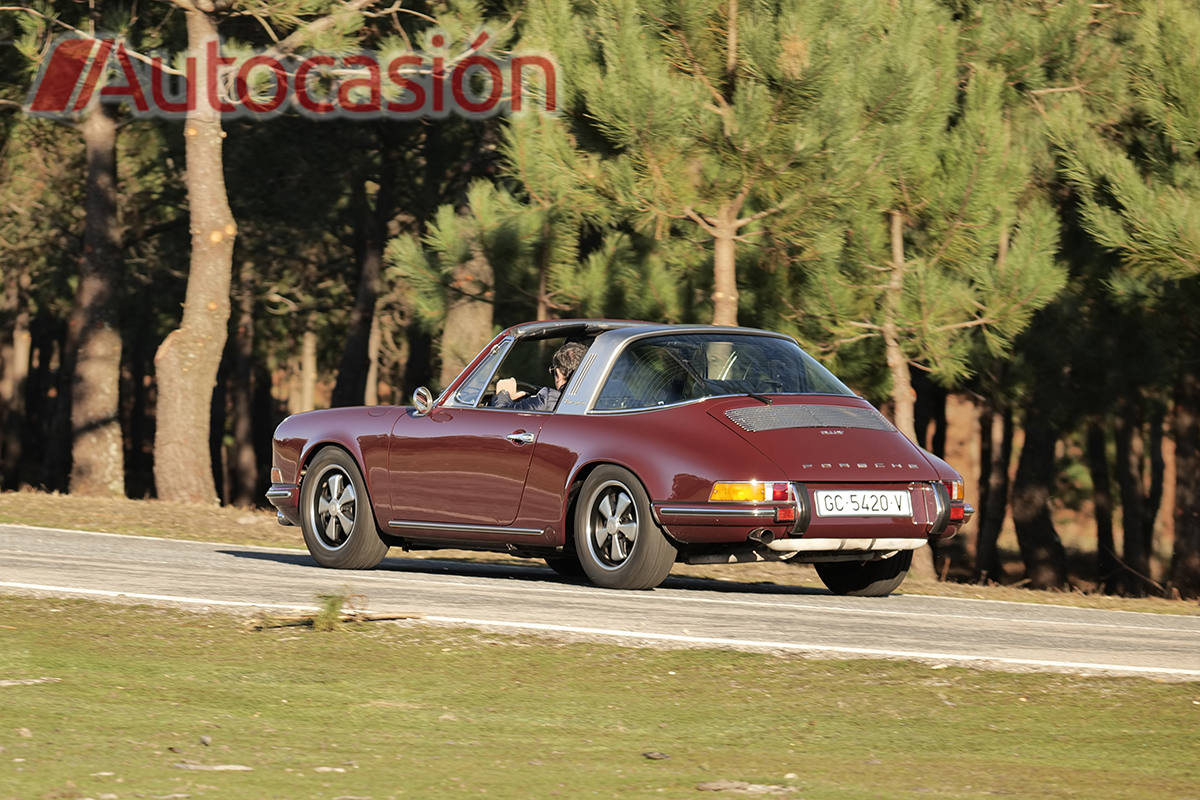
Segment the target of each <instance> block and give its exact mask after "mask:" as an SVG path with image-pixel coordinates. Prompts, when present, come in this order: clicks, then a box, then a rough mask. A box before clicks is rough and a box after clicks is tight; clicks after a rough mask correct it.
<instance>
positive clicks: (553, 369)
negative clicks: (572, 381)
mask: <svg viewBox="0 0 1200 800" xmlns="http://www.w3.org/2000/svg"><path fill="white" fill-rule="evenodd" d="M548 372H549V373H550V377H551V378H553V377H554V373H556V372H558V367H555V366H553V365H552V366H551V367H550V369H549V370H548Z"/></svg>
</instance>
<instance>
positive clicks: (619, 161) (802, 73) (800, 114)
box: [518, 0, 856, 325]
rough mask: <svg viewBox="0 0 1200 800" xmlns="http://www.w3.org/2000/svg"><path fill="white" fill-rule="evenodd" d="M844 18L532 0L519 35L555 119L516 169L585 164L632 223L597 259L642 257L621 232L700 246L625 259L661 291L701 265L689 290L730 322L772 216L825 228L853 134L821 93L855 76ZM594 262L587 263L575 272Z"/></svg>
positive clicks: (813, 236) (810, 11)
mask: <svg viewBox="0 0 1200 800" xmlns="http://www.w3.org/2000/svg"><path fill="white" fill-rule="evenodd" d="M855 14H856V11H855V10H852V9H843V8H842V7H841V6H840V5H839V4H837V3H832V2H819V3H812V2H799V1H798V0H792V1H791V2H784V3H782V4H780V5H777V6H770V5H764V4H755V3H739V2H738V0H665V1H662V0H645V1H644V2H642V1H641V0H593V2H589V3H586V4H582V5H580V4H570V3H567V2H565V1H564V0H537V2H535V3H533V4H532V6H531V9H530V17H531V19H532V22H531V23H530V25H529V26H528V27H527V29H526V30H525V31H524V33H523V39H522V41H523V42H531V43H533V44H534V45H535V46H536V45H539V44H541V43H547V46H552V47H553V49H554V52H555V54H556V56H557V57H558V60H559V64H560V70H559V75H560V82H559V98H560V101H561V104H562V107H563V109H564V112H565V114H564V116H565V117H566V120H565V122H564V127H563V129H562V130H561V131H556V132H555V134H554V135H547V136H542V137H540V138H537V137H530V138H528V139H527V140H524V141H522V144H523V145H524V146H525V147H527V148H529V150H530V151H531V152H532V153H534V155H532V156H528V157H527V158H526V159H525V161H526V162H528V161H532V160H534V159H537V160H540V161H545V162H548V163H549V165H550V166H548V167H546V169H548V170H557V171H558V172H560V173H562V172H569V171H571V170H572V169H575V168H576V167H582V170H581V171H582V172H583V174H585V175H587V176H588V177H587V180H588V181H590V182H591V183H592V184H593V186H594V187H595V188H596V189H597V190H598V191H600V192H601V194H602V195H603V196H604V197H607V198H608V199H609V202H610V203H611V204H612V206H613V209H614V210H616V211H619V213H620V216H623V217H625V218H626V219H628V220H629V222H628V223H627V224H628V226H629V228H627V229H626V230H625V231H624V234H623V235H617V234H615V233H614V234H613V235H612V236H610V237H609V238H608V239H607V241H606V244H605V245H604V247H603V248H602V250H603V251H605V252H608V253H614V254H615V253H618V252H620V251H621V250H622V249H623V248H624V247H626V246H631V247H633V248H634V250H635V251H637V250H640V249H641V248H640V243H639V242H637V241H636V239H635V238H633V237H630V236H629V234H630V233H633V234H636V235H638V236H647V237H653V238H654V239H657V240H659V241H664V242H667V241H669V240H674V241H675V242H681V241H683V240H688V239H691V240H693V241H694V242H695V243H696V244H699V245H700V247H695V246H694V245H693V246H692V247H690V248H688V250H689V252H686V253H685V252H684V251H683V249H682V248H675V247H672V246H670V245H668V246H667V248H666V250H665V251H664V252H661V253H658V254H656V255H655V256H653V257H649V258H646V259H641V258H635V259H633V261H632V262H625V263H626V264H627V267H632V268H633V269H634V271H635V272H641V273H642V274H644V275H647V276H650V277H652V278H653V279H654V280H656V281H657V282H658V283H659V284H660V285H661V284H662V283H664V280H663V279H665V278H670V277H671V276H676V277H674V282H675V283H676V284H679V283H680V281H679V279H678V277H677V276H678V275H679V273H680V271H692V272H695V271H697V270H699V269H700V268H701V267H704V266H707V267H708V269H709V275H710V276H711V278H709V279H704V278H701V279H700V280H698V281H697V283H698V284H699V285H707V286H708V287H709V289H708V291H709V300H710V301H711V312H709V314H710V316H711V319H712V321H713V322H715V323H718V324H728V325H736V324H737V323H738V314H739V296H740V289H739V276H738V264H739V258H740V256H739V251H740V250H743V249H745V247H744V245H747V244H749V245H751V246H753V245H755V244H757V243H758V242H760V241H762V240H763V238H765V237H764V234H765V225H766V224H767V223H768V221H769V222H770V224H771V225H772V226H773V228H774V229H775V230H776V231H787V232H788V234H789V235H790V236H792V237H793V238H795V239H797V240H800V241H803V242H809V241H814V240H817V239H819V238H820V236H821V234H822V232H823V228H822V222H821V214H820V211H819V210H818V209H819V207H820V206H821V203H822V200H823V198H826V197H828V196H829V195H830V194H831V192H832V191H833V189H832V188H831V186H830V183H831V181H833V180H834V179H833V176H831V174H830V172H829V169H830V161H831V153H832V152H834V151H835V150H836V148H837V143H838V142H839V141H840V140H839V137H845V136H848V135H849V131H850V129H849V127H848V125H847V120H846V119H845V118H844V115H843V113H842V105H841V104H840V102H839V98H837V97H834V96H833V95H832V94H831V93H830V87H831V85H833V84H834V83H836V82H837V80H839V79H841V80H843V81H844V80H847V79H848V77H849V74H850V73H851V72H852V71H853V64H852V59H851V58H849V57H848V56H847V55H846V54H847V53H848V52H849V51H850V50H851V49H852V48H853V47H854V46H855V43H854V29H853V25H852V24H851V21H852V20H853V19H854V17H855ZM551 43H552V44H551ZM518 135H519V134H518ZM564 142H565V143H566V145H567V146H566V147H564V146H563V143H564ZM584 154H587V157H585V155H584ZM599 252H601V251H597V253H599ZM642 252H644V251H642ZM634 264H636V265H637V266H633V265H634ZM602 266H603V257H602V256H599V255H598V256H597V261H593V262H592V263H591V264H588V263H585V264H584V273H583V274H582V275H581V276H580V277H581V278H584V279H588V278H589V275H590V273H589V272H588V270H590V269H591V268H592V267H602ZM620 274H621V273H620V272H618V273H617V275H609V276H607V280H608V281H609V282H613V281H617V280H619V278H618V276H619V275H620ZM590 279H591V280H593V281H595V282H602V281H603V280H604V278H602V277H601V276H600V275H592V276H591V277H590ZM664 299H665V298H664ZM678 303H679V301H678V300H673V301H668V302H665V303H662V304H660V307H662V308H664V309H666V308H672V307H674V308H675V309H678V308H679V304H678ZM676 313H679V312H678V311H676Z"/></svg>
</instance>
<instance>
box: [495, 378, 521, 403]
mask: <svg viewBox="0 0 1200 800" xmlns="http://www.w3.org/2000/svg"><path fill="white" fill-rule="evenodd" d="M500 392H508V396H509V397H511V398H512V399H513V400H519V399H521V398H522V397H524V396H525V395H526V394H527V392H521V391H518V390H517V379H516V378H501V379H500V380H498V381H496V394H500Z"/></svg>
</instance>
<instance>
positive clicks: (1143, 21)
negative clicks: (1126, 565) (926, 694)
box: [1052, 0, 1200, 597]
mask: <svg viewBox="0 0 1200 800" xmlns="http://www.w3.org/2000/svg"><path fill="white" fill-rule="evenodd" d="M1198 12H1200V7H1198V6H1197V4H1196V3H1193V2H1183V1H1182V0H1164V2H1161V3H1157V2H1156V3H1147V4H1146V5H1145V7H1144V8H1142V9H1140V14H1139V16H1138V19H1137V24H1136V27H1135V29H1134V31H1133V34H1132V37H1131V41H1130V42H1128V45H1127V46H1126V47H1125V48H1123V49H1122V53H1123V56H1124V57H1123V58H1122V64H1121V66H1122V68H1123V75H1124V78H1125V80H1126V81H1127V82H1128V85H1129V87H1130V90H1131V94H1132V98H1131V102H1130V104H1129V106H1128V107H1125V108H1120V109H1118V110H1117V114H1113V113H1112V109H1108V110H1107V113H1098V110H1097V109H1094V108H1092V107H1090V106H1089V105H1088V104H1087V103H1086V102H1085V101H1084V99H1083V98H1080V97H1071V98H1069V99H1067V100H1066V101H1064V102H1063V103H1062V104H1061V105H1060V107H1059V108H1057V109H1056V113H1055V115H1054V116H1053V122H1052V125H1053V127H1052V130H1053V133H1054V137H1055V143H1056V145H1057V146H1058V150H1059V153H1060V156H1061V159H1062V163H1063V172H1064V176H1065V177H1066V178H1067V180H1068V181H1069V182H1070V183H1071V185H1072V186H1073V187H1074V188H1075V190H1076V191H1077V192H1078V195H1079V213H1080V217H1081V223H1082V225H1083V227H1084V229H1085V230H1086V231H1087V232H1088V233H1089V234H1090V235H1091V236H1092V237H1093V239H1094V240H1095V242H1096V243H1097V244H1099V245H1100V246H1101V247H1103V248H1105V249H1107V250H1109V251H1110V252H1112V253H1114V254H1116V255H1117V256H1118V257H1119V259H1120V262H1121V269H1120V270H1119V271H1118V272H1117V273H1115V274H1114V275H1113V276H1112V277H1111V278H1110V281H1109V285H1110V287H1111V289H1112V291H1113V293H1114V296H1115V298H1116V299H1117V301H1118V303H1120V304H1124V305H1127V306H1130V305H1131V306H1136V307H1139V308H1141V309H1145V310H1148V311H1149V312H1150V313H1149V314H1148V315H1147V316H1146V317H1145V319H1146V321H1147V323H1149V324H1148V325H1146V326H1145V327H1144V328H1143V329H1142V330H1140V331H1138V335H1139V339H1140V345H1141V346H1140V348H1138V349H1139V350H1140V351H1143V352H1149V353H1153V354H1166V355H1167V356H1168V357H1169V359H1170V367H1169V368H1168V369H1167V370H1166V371H1165V372H1166V374H1168V375H1171V376H1173V383H1174V387H1173V389H1174V406H1173V409H1172V418H1173V434H1174V438H1175V446H1176V476H1177V477H1176V505H1175V509H1174V511H1175V526H1176V527H1175V551H1174V554H1173V558H1172V563H1171V568H1170V581H1169V582H1170V586H1171V587H1172V588H1173V589H1174V590H1176V591H1178V592H1180V593H1181V594H1182V595H1184V596H1187V597H1196V596H1200V379H1197V377H1196V374H1197V373H1196V370H1197V364H1198V362H1197V361H1196V353H1197V352H1200V327H1198V326H1197V323H1196V315H1195V313H1194V308H1195V305H1196V303H1197V301H1200V87H1198V86H1197V84H1196V81H1195V76H1196V75H1197V74H1198V71H1200V13H1198ZM1135 358H1136V357H1135ZM1125 494H1127V495H1128V501H1127V502H1128V504H1129V505H1130V506H1131V510H1132V508H1133V504H1134V503H1137V504H1140V503H1141V502H1142V497H1141V491H1140V488H1139V489H1138V491H1137V494H1136V496H1135V495H1134V493H1133V492H1132V491H1127V492H1125ZM1151 522H1152V519H1151V520H1148V521H1144V522H1143V525H1142V529H1141V530H1137V531H1131V530H1130V528H1129V527H1128V526H1127V527H1126V542H1125V545H1126V553H1127V558H1126V561H1129V557H1128V556H1129V555H1132V557H1133V559H1134V561H1135V562H1136V563H1134V564H1132V565H1131V567H1132V568H1133V570H1134V571H1135V572H1136V573H1137V575H1138V576H1140V577H1136V578H1135V580H1134V582H1133V584H1132V586H1131V587H1129V588H1130V589H1131V590H1132V591H1138V592H1144V591H1146V589H1147V587H1148V583H1147V582H1146V581H1148V580H1149V578H1150V575H1149V568H1148V554H1149V541H1148V539H1147V536H1146V534H1147V533H1148V532H1149V531H1150V528H1149V523H1151ZM1131 544H1132V545H1133V550H1132V552H1131V550H1130V548H1131Z"/></svg>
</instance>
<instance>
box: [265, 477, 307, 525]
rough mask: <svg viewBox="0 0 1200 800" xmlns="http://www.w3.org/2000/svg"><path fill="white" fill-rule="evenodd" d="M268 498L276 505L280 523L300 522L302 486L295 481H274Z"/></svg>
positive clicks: (294, 523)
mask: <svg viewBox="0 0 1200 800" xmlns="http://www.w3.org/2000/svg"><path fill="white" fill-rule="evenodd" d="M267 500H268V501H269V502H270V503H271V505H273V506H275V518H276V519H277V520H279V524H280V525H299V524H300V487H299V486H297V485H296V484H294V483H272V484H271V488H270V489H267Z"/></svg>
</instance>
